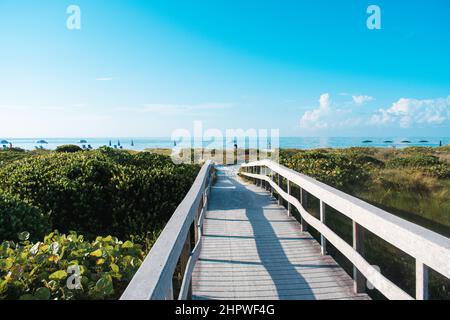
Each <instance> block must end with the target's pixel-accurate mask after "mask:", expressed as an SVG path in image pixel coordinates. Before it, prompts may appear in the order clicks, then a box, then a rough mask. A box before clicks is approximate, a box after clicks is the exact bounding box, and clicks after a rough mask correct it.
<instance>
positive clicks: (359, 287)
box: [352, 221, 366, 293]
mask: <svg viewBox="0 0 450 320" xmlns="http://www.w3.org/2000/svg"><path fill="white" fill-rule="evenodd" d="M352 228H353V249H355V250H356V252H358V253H359V254H360V255H361V256H364V228H363V227H362V226H360V225H359V224H358V223H356V222H355V221H352ZM353 289H354V291H355V292H356V293H363V292H365V290H366V278H365V277H364V276H363V274H362V273H361V272H359V270H358V269H357V268H356V267H355V266H353Z"/></svg>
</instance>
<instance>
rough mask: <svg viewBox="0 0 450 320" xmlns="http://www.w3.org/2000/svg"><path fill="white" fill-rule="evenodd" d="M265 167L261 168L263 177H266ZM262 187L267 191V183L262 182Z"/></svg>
mask: <svg viewBox="0 0 450 320" xmlns="http://www.w3.org/2000/svg"><path fill="white" fill-rule="evenodd" d="M266 172H267V167H263V176H266ZM262 187H263V189H264V190H267V183H266V181H264V180H262Z"/></svg>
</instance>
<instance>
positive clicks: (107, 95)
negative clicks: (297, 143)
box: [0, 0, 450, 137]
mask: <svg viewBox="0 0 450 320" xmlns="http://www.w3.org/2000/svg"><path fill="white" fill-rule="evenodd" d="M71 4H75V5H78V6H79V7H80V9H81V30H68V29H67V28H66V19H67V18H68V14H66V8H67V7H68V6H69V5H71ZM371 4H375V5H378V6H379V7H380V8H381V21H382V22H381V23H382V29H381V30H369V29H368V28H367V27H366V19H367V17H368V14H367V13H366V9H367V7H368V6H369V5H371ZM0 41H1V47H0V114H1V116H2V123H1V125H0V137H70V136H77V137H78V136H83V137H104V136H123V137H126V136H135V137H137V136H141V137H144V136H145V137H149V136H170V135H171V133H172V131H173V130H175V129H177V128H187V129H191V128H192V126H193V121H194V120H202V121H203V123H204V127H205V128H219V129H222V130H225V129H230V128H243V129H247V128H257V129H260V128H267V129H271V128H278V129H280V134H281V135H282V136H368V135H373V136H448V135H449V132H450V130H449V129H450V59H449V57H450V2H448V1H447V0H427V1H422V0H417V1H406V0H405V1H402V0H395V1H392V0H389V1H387V0H372V1H364V0H346V1H328V0H316V1H299V0H296V1H274V0H267V1H253V0H247V1H224V0H215V1H206V0H197V1H181V0H179V1H168V0H165V1H164V0H151V1H137V0H127V1H119V0H115V1H114V0H110V1H100V0H71V1H52V0H39V1H37V0H28V1H25V0H0Z"/></svg>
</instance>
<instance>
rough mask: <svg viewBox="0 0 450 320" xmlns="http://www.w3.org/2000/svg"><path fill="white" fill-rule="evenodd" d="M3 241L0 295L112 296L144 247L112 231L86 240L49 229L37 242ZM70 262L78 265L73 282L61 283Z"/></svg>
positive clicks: (134, 267)
mask: <svg viewBox="0 0 450 320" xmlns="http://www.w3.org/2000/svg"><path fill="white" fill-rule="evenodd" d="M27 238H28V233H26V232H24V233H22V234H21V239H22V240H21V241H19V242H13V241H5V242H3V243H2V244H1V246H0V300H1V299H25V300H48V299H57V300H72V299H115V298H118V297H119V296H120V294H121V292H122V291H123V290H124V288H125V287H126V285H127V284H128V283H129V281H130V280H131V278H132V277H133V275H134V273H135V272H136V271H137V269H138V268H139V266H140V265H141V263H142V261H143V258H144V251H143V250H142V248H141V246H140V245H137V244H134V243H132V242H131V241H125V242H122V241H119V240H118V239H117V238H115V237H112V236H107V237H97V238H96V239H95V240H93V241H91V242H89V241H86V240H85V239H84V237H83V236H82V235H79V234H77V233H75V232H71V233H69V234H67V235H64V234H60V233H59V232H53V233H50V234H48V235H47V236H45V237H44V238H43V241H41V242H35V243H32V242H30V241H28V240H27ZM70 266H72V267H73V266H76V267H77V268H78V270H79V271H80V278H79V280H80V281H79V287H78V288H74V287H72V288H70V287H69V286H67V282H68V280H69V281H70V280H71V279H70V278H69V273H68V270H70V269H69V267H70Z"/></svg>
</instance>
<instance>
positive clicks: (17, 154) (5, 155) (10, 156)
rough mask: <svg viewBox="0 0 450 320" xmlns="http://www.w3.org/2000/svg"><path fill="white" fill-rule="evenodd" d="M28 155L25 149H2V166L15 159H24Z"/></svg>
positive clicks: (0, 151)
mask: <svg viewBox="0 0 450 320" xmlns="http://www.w3.org/2000/svg"><path fill="white" fill-rule="evenodd" d="M26 156H27V153H25V152H24V151H16V150H11V149H6V150H0V167H2V166H4V165H6V164H8V163H10V162H13V161H15V160H19V159H23V158H25V157H26Z"/></svg>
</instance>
